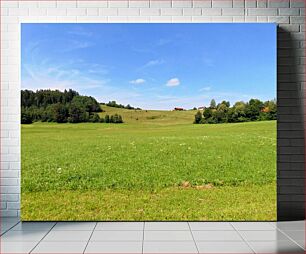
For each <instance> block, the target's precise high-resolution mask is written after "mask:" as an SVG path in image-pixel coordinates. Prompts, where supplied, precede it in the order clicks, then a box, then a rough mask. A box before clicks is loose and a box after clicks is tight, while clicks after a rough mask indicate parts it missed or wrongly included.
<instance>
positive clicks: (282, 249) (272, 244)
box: [249, 241, 304, 254]
mask: <svg viewBox="0 0 306 254" xmlns="http://www.w3.org/2000/svg"><path fill="white" fill-rule="evenodd" d="M249 244H250V246H251V247H252V248H253V249H254V251H255V253H286V254H289V253H290V254H294V253H304V250H303V249H302V248H300V247H299V246H297V245H296V244H294V243H293V242H291V241H266V242H249Z"/></svg>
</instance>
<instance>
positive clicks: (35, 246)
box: [29, 222, 57, 253]
mask: <svg viewBox="0 0 306 254" xmlns="http://www.w3.org/2000/svg"><path fill="white" fill-rule="evenodd" d="M56 224H57V222H55V223H54V225H53V226H52V227H51V228H50V229H49V231H48V232H47V233H46V234H45V235H44V236H43V238H41V239H40V240H39V241H38V243H37V244H36V245H35V246H34V247H33V248H32V249H31V250H30V251H29V253H32V251H33V250H34V249H35V248H36V247H37V246H38V244H40V243H41V241H42V240H44V239H45V237H46V236H47V235H48V234H49V233H50V232H51V230H52V229H53V228H54V227H55V225H56Z"/></svg>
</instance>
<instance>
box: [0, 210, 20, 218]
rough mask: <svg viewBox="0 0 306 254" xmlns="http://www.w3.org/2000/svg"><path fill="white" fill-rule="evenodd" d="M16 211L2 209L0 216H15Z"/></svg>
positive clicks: (16, 214)
mask: <svg viewBox="0 0 306 254" xmlns="http://www.w3.org/2000/svg"><path fill="white" fill-rule="evenodd" d="M17 216H18V211H17V210H9V211H8V210H3V211H1V217H17Z"/></svg>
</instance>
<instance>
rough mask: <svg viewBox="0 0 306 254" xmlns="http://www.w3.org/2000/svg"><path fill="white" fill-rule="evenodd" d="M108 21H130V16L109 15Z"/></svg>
mask: <svg viewBox="0 0 306 254" xmlns="http://www.w3.org/2000/svg"><path fill="white" fill-rule="evenodd" d="M108 22H114V23H122V22H128V17H126V16H121V17H119V16H114V17H111V16H110V17H108Z"/></svg>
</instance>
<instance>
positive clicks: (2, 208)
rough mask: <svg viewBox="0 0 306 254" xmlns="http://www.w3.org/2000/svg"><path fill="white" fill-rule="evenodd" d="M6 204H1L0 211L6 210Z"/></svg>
mask: <svg viewBox="0 0 306 254" xmlns="http://www.w3.org/2000/svg"><path fill="white" fill-rule="evenodd" d="M6 204H7V203H6V202H0V209H1V210H5V209H6Z"/></svg>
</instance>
